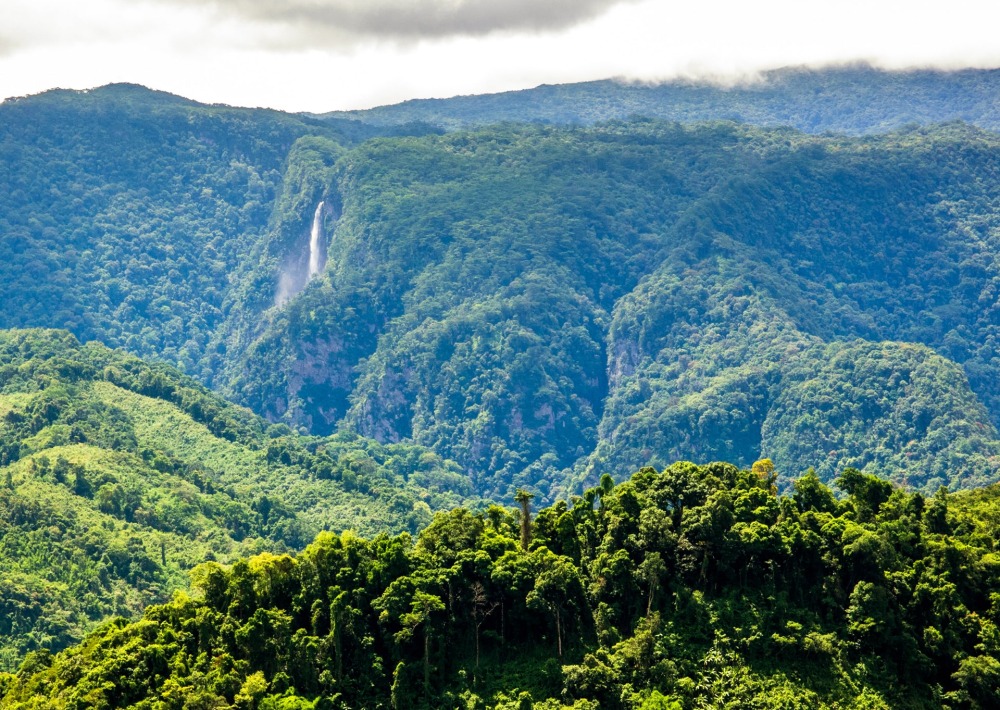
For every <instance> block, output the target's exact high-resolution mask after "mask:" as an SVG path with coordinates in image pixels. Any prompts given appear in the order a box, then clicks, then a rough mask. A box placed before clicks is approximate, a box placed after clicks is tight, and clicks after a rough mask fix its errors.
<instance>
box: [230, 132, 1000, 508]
mask: <svg viewBox="0 0 1000 710" xmlns="http://www.w3.org/2000/svg"><path fill="white" fill-rule="evenodd" d="M998 148H1000V141H998V139H997V137H996V136H995V135H994V134H990V133H985V132H979V131H976V130H974V129H970V128H968V127H965V126H961V125H947V126H942V127H939V128H935V129H926V130H925V129H914V130H909V131H906V132H903V133H899V134H893V135H889V136H886V137H882V138H867V139H861V140H848V139H843V138H813V137H807V136H805V135H803V134H798V133H794V132H790V131H762V130H758V129H749V128H743V127H737V126H734V125H731V124H713V125H707V126H700V127H693V128H685V127H680V126H677V125H672V124H663V123H658V122H632V123H622V124H610V125H607V126H601V127H597V128H593V129H555V128H528V127H510V126H508V127H504V128H493V129H489V130H484V131H480V132H475V133H455V134H449V135H447V136H445V137H430V138H414V139H406V140H393V141H374V142H370V143H367V144H365V145H363V146H361V147H359V148H357V149H355V150H354V151H352V152H350V153H348V154H347V155H346V156H345V157H344V158H343V159H342V160H341V161H340V162H339V163H338V167H337V171H336V183H335V185H334V186H333V187H331V191H332V192H335V193H336V194H337V195H338V196H339V199H340V201H341V202H340V204H342V205H343V216H342V218H341V219H340V220H339V221H338V222H337V225H336V228H335V231H334V236H333V238H332V241H331V243H330V247H329V257H330V259H329V264H328V266H327V269H326V273H325V274H324V277H323V279H319V280H317V281H316V282H315V284H314V285H313V286H311V287H310V288H309V289H307V290H306V291H305V292H304V293H303V294H302V295H301V296H299V297H298V298H297V299H295V300H293V301H292V302H291V303H290V304H289V306H288V307H287V308H286V309H284V310H282V311H281V312H280V313H276V314H275V315H274V317H273V320H271V321H270V322H269V324H268V325H267V326H266V329H265V331H264V335H263V337H262V338H261V339H260V340H259V341H258V342H257V344H255V345H254V346H253V347H251V348H250V349H249V350H247V351H246V354H245V356H244V357H243V359H242V360H234V361H233V362H237V363H238V368H237V369H236V370H230V372H231V373H232V374H231V376H230V378H229V382H231V383H232V385H231V389H227V391H230V392H232V393H233V395H234V396H235V397H236V398H237V399H239V400H240V401H243V402H245V403H247V404H248V405H250V406H251V407H253V408H254V409H257V410H258V411H264V412H266V413H267V414H268V416H270V417H273V418H284V419H286V420H288V421H290V422H294V423H299V424H305V425H306V426H307V427H309V428H311V429H313V430H318V431H324V430H330V429H331V428H333V427H334V426H337V423H338V421H340V420H341V419H342V418H343V420H344V421H346V423H347V424H349V425H350V426H352V427H353V428H355V429H356V430H357V431H359V432H360V433H362V434H364V435H366V436H371V437H374V438H376V439H378V440H381V441H399V440H414V441H416V442H419V443H421V444H423V445H426V446H429V447H432V448H434V449H435V450H437V451H439V452H440V453H441V454H442V455H445V456H447V457H450V458H454V459H455V460H456V461H458V462H459V463H461V464H462V466H463V468H464V469H465V470H466V471H467V473H468V475H469V476H470V477H471V478H472V480H473V481H474V482H475V483H476V485H477V487H478V489H479V490H480V491H483V492H485V493H488V494H491V495H493V496H500V497H503V496H506V495H509V494H510V492H511V491H512V489H513V487H514V486H525V485H528V486H535V489H536V490H537V491H538V492H540V493H542V494H543V495H552V494H554V493H555V492H556V491H557V490H559V481H560V480H562V479H563V478H564V477H565V476H566V475H567V472H568V471H569V470H570V469H573V470H574V471H575V473H574V474H572V475H571V476H570V479H571V480H575V479H577V478H579V477H588V476H589V477H590V480H594V479H596V477H597V476H599V475H600V473H601V472H602V471H603V470H608V469H611V470H618V469H621V468H623V467H626V468H627V467H636V466H639V465H642V464H643V463H644V462H646V461H648V460H650V459H651V458H653V457H659V458H658V459H657V460H659V461H661V462H663V461H666V460H671V459H674V458H678V457H685V458H695V459H697V460H702V461H706V460H708V461H710V460H720V459H729V460H734V461H737V462H739V463H741V464H744V465H746V464H748V463H749V462H750V461H752V460H754V459H755V458H757V457H758V456H760V455H766V456H769V457H771V458H773V459H774V460H775V462H776V464H777V465H778V466H779V469H780V470H782V471H787V472H800V471H804V470H805V469H806V468H808V467H815V468H816V469H817V470H818V471H819V472H820V473H821V475H822V476H823V478H824V479H825V480H830V479H831V477H832V476H833V475H835V474H836V472H837V471H839V470H841V469H842V468H843V467H845V466H847V465H853V466H858V467H861V468H865V469H867V470H871V471H878V472H880V473H882V474H884V475H891V476H893V477H895V479H896V480H899V481H907V482H909V483H910V484H911V485H914V486H915V487H918V488H921V489H923V490H925V491H928V492H930V491H933V490H935V489H936V487H937V486H938V485H942V484H943V485H949V486H951V487H963V486H969V485H975V484H979V483H983V482H988V481H993V480H996V479H997V476H998V474H1000V459H998V454H1000V444H998V436H997V430H996V424H997V422H998V421H1000V389H998V388H997V384H996V383H997V382H998V381H1000V378H998V375H1000V354H998V353H997V351H996V349H995V344H996V342H998V341H997V337H998V328H1000V305H998V301H997V298H998V295H1000V265H998V264H997V262H996V254H997V253H998V247H1000V225H998V218H997V215H998V214H1000V209H998V208H1000V205H998V204H997V195H998V194H1000V190H998V188H1000V185H998V184H997V182H998V180H1000V150H998ZM911 344H913V345H911ZM578 485H579V484H574V486H577V488H578ZM572 490H575V489H572Z"/></svg>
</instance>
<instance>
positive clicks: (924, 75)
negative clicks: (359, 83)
mask: <svg viewBox="0 0 1000 710" xmlns="http://www.w3.org/2000/svg"><path fill="white" fill-rule="evenodd" d="M998 95H1000V69H990V70H984V69H962V70H956V71H939V70H930V69H922V70H909V71H894V72H889V71H883V70H879V69H875V68H872V67H870V66H867V65H864V64H857V65H848V66H840V67H830V68H823V69H810V68H805V67H790V68H785V69H776V70H773V71H767V72H762V73H761V74H759V75H758V76H756V77H754V78H752V79H745V80H742V81H738V82H731V83H716V82H712V81H706V80H687V79H675V80H672V81H666V82H662V83H640V82H627V81H622V80H604V81H590V82H584V83H579V84H560V85H554V86H551V85H543V86H539V87H536V88H534V89H526V90H523V91H508V92H504V93H499V94H486V95H478V96H456V97H454V98H450V99H415V100H411V101H404V102H402V103H399V104H394V105H391V106H380V107H378V108H373V109H367V110H362V111H334V112H331V113H327V114H323V115H322V116H320V117H321V118H343V119H356V120H360V121H363V122H365V123H367V124H370V125H375V126H392V125H399V124H402V123H408V122H424V123H428V124H432V125H435V126H440V127H443V128H448V129H457V128H469V127H473V126H484V125H489V124H493V123H498V122H502V121H510V122H515V123H521V122H525V121H527V122H532V123H549V124H580V125H588V124H592V123H596V122H600V121H608V120H613V119H619V120H620V119H629V118H633V117H645V118H659V119H664V120H667V121H679V122H682V123H688V122H692V121H713V120H719V119H724V120H730V121H738V122H741V123H751V124H753V125H758V126H774V127H777V126H790V127H792V128H796V129H798V130H800V131H805V132H807V133H824V132H827V131H831V132H837V133H847V134H851V135H861V134H866V133H881V132H885V131H890V130H895V129H898V128H902V127H903V126H906V125H908V124H927V123H940V122H944V121H955V120H958V121H965V122H967V123H971V124H973V125H976V126H980V127H982V128H988V129H991V130H997V129H998V128H1000V107H998V102H997V96H998Z"/></svg>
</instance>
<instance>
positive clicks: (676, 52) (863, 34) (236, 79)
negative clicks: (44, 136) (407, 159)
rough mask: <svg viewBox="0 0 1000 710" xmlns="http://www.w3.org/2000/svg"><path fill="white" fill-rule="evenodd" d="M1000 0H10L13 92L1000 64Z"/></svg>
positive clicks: (391, 95)
mask: <svg viewBox="0 0 1000 710" xmlns="http://www.w3.org/2000/svg"><path fill="white" fill-rule="evenodd" d="M998 27H1000V1H998V0H948V2H942V1H941V0H698V1H697V2H693V1H692V0H0V97H10V96H24V95H27V94H34V93H38V92H41V91H45V90H47V89H51V88H56V87H59V88H68V89H86V88H92V87H95V86H101V85H103V84H108V83H112V82H132V83H138V84H143V85H145V86H149V87H151V88H154V89H160V90H163V91H170V92H172V93H175V94H180V95H182V96H186V97H188V98H192V99H196V100H199V101H204V102H209V103H227V104H231V105H235V106H265V107H270V108H278V109H283V110H286V111H312V112H323V111H331V110H341V109H353V108H368V107H370V106H377V105H382V104H389V103H396V102H399V101H403V100H406V99H410V98H432V97H446V96H454V95H459V94H480V93H489V92H496V91H507V90H512V89H522V88H530V87H533V86H537V85H539V84H556V83H568V82H574V81H587V80H592V79H602V78H608V77H620V78H625V79H634V80H642V81H656V80H663V79H670V78H675V77H678V76H682V77H693V78H711V79H713V80H718V81H723V82H726V81H733V80H741V79H744V78H752V76H753V75H754V73H755V72H759V71H762V70H766V69H774V68H779V67H782V66H792V65H804V64H808V65H825V64H836V63H844V62H856V61H866V62H869V63H872V64H874V65H876V66H882V67H886V68H906V67H941V68H949V69H950V68H960V67H990V68H992V67H1000V39H998V37H1000V35H998V34H997V28H998Z"/></svg>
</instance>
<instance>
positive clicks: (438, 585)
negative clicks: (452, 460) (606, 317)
mask: <svg viewBox="0 0 1000 710" xmlns="http://www.w3.org/2000/svg"><path fill="white" fill-rule="evenodd" d="M777 483H778V476H777V474H776V473H775V470H774V467H773V464H771V462H770V461H767V460H764V461H759V462H756V463H755V464H754V465H753V467H752V468H751V469H749V470H747V469H743V470H740V469H738V468H736V467H735V466H731V465H728V464H711V465H708V466H703V467H699V466H695V465H693V464H689V463H676V464H673V465H671V466H669V467H667V468H666V469H664V470H663V471H662V472H657V471H656V470H655V469H652V468H644V469H642V470H641V471H639V472H638V473H636V474H635V475H634V476H632V478H631V480H629V481H626V482H624V483H621V484H619V485H615V484H614V483H613V482H612V480H611V478H610V476H605V477H604V478H603V479H602V480H601V482H600V485H599V486H598V487H596V488H593V489H589V490H587V491H586V492H585V493H584V495H583V496H580V497H576V498H574V499H573V501H572V502H571V503H570V504H567V503H565V502H560V503H558V504H557V505H555V506H553V507H550V508H546V509H543V510H541V511H539V512H538V513H537V515H534V516H533V515H532V514H531V499H530V496H529V495H528V494H523V495H522V494H519V496H518V499H519V504H520V508H519V509H518V510H516V512H515V514H512V512H511V511H510V510H508V509H504V508H501V507H497V506H494V507H491V508H489V509H488V510H487V511H485V512H483V513H473V512H470V511H469V510H467V509H464V508H458V509H455V510H452V511H450V512H447V513H439V514H437V515H436V516H435V517H434V520H433V522H432V523H431V524H430V525H429V526H428V527H427V528H426V529H425V530H424V531H422V532H421V533H420V535H419V536H418V537H417V538H416V539H415V540H414V539H413V538H412V537H411V536H410V535H409V534H406V533H404V534H402V535H399V536H391V535H388V534H382V535H378V536H376V537H374V538H371V539H364V538H361V537H357V536H355V535H352V534H343V535H340V536H338V535H333V534H329V533H323V534H321V535H320V536H319V537H317V538H316V540H315V541H314V542H313V543H312V544H311V545H310V546H309V547H308V548H306V550H305V551H303V552H302V553H301V554H299V555H298V556H296V557H292V556H287V555H275V554H270V553H264V554H260V555H257V556H255V557H251V558H249V559H245V560H240V561H238V562H235V563H234V564H232V565H228V566H227V565H220V564H218V563H215V562H209V563H206V564H204V565H202V566H200V567H198V568H196V569H195V571H194V572H193V578H194V586H195V590H196V591H195V592H194V593H193V594H192V595H190V596H189V595H186V594H178V595H176V596H175V597H174V598H173V599H172V600H171V601H170V602H169V603H167V604H165V605H162V606H155V607H151V608H149V609H148V610H147V611H146V612H145V614H144V615H143V618H142V619H141V620H140V621H137V622H134V623H126V622H125V621H112V622H109V623H108V624H106V625H105V626H103V627H101V628H100V629H99V630H97V631H96V632H94V633H93V634H92V635H90V636H88V637H87V638H86V639H85V640H84V642H83V643H82V644H80V645H78V646H75V647H73V648H71V649H68V650H66V651H63V652H62V653H59V654H57V655H54V656H53V655H50V654H48V653H47V652H37V653H34V654H32V655H31V656H29V658H28V659H27V660H26V661H25V663H24V665H23V666H22V667H21V668H20V670H19V671H18V672H17V673H14V674H9V675H3V676H0V697H2V699H0V707H2V708H11V709H13V708H28V707H31V708H113V707H122V708H124V707H133V708H182V707H183V708H228V707H233V708H261V709H264V708H275V709H277V708H283V709H292V708H362V707H363V708H372V709H374V708H390V707H391V708H397V709H401V708H425V707H426V708H467V709H471V708H504V709H507V708H510V709H515V708H516V709H518V710H521V709H524V708H545V709H551V710H554V709H557V708H570V707H572V708H578V709H584V708H587V709H592V708H598V707H600V708H604V709H606V710H613V709H615V708H643V709H646V710H649V709H651V708H674V709H677V708H708V707H734V708H735V707H741V708H744V707H756V708H800V707H810V708H826V707H829V708H835V707H839V708H848V707H850V708H901V707H906V708H923V707H926V708H942V707H943V708H984V709H985V708H992V707H997V704H998V703H1000V631H998V626H997V625H998V623H1000V582H998V580H1000V556H998V554H997V533H998V530H997V521H998V520H1000V517H998V509H997V502H998V500H1000V492H998V489H997V488H996V487H992V488H989V489H984V490H983V491H979V492H977V493H974V494H971V495H970V494H968V493H959V494H948V493H946V492H945V491H944V490H943V489H942V490H940V491H939V492H938V493H936V494H935V495H934V496H932V497H925V496H923V495H922V494H920V493H908V492H906V491H904V490H902V489H900V488H895V487H893V486H892V485H891V484H889V483H887V482H885V481H883V480H881V479H878V478H876V477H875V476H872V475H870V474H864V473H861V472H859V471H857V470H856V469H847V470H845V471H843V472H842V473H841V475H840V476H839V477H838V478H837V486H838V487H839V488H840V489H841V491H843V492H844V493H846V497H845V498H843V499H838V498H836V497H835V496H834V494H833V492H832V491H831V490H830V489H829V488H827V487H826V486H825V485H824V484H823V483H822V482H821V481H820V480H819V479H818V478H817V476H816V475H815V474H813V473H812V472H809V473H807V474H806V475H805V476H803V477H802V478H799V479H798V480H796V481H794V482H793V483H792V485H791V493H790V494H789V495H780V494H778V492H777V490H778V489H777V485H776V484H777ZM522 493H523V492H522ZM522 511H523V512H522ZM525 513H526V514H525Z"/></svg>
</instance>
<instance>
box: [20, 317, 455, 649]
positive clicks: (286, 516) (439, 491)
mask: <svg viewBox="0 0 1000 710" xmlns="http://www.w3.org/2000/svg"><path fill="white" fill-rule="evenodd" d="M468 492H469V485H468V482H467V481H466V480H465V478H464V477H463V476H462V475H461V473H460V470H459V469H458V466H457V465H456V464H454V463H453V462H447V461H444V460H442V459H441V458H440V457H438V456H437V455H436V454H434V453H432V452H430V451H427V450H426V449H420V448H418V447H415V446H408V445H403V444H399V445H391V446H382V445H380V444H377V443H376V442H374V441H371V440H366V439H361V438H359V437H357V436H353V435H339V436H334V437H329V438H325V439H320V438H315V437H302V436H299V435H295V434H293V433H292V432H291V431H289V430H288V428H287V427H285V426H281V425H278V426H274V425H269V424H268V423H267V422H266V421H264V420H262V419H260V418H259V417H256V416H254V415H252V414H251V413H250V412H248V411H247V410H245V409H243V408H242V407H237V406H235V405H232V404H229V403H228V402H225V401H224V400H221V399H220V398H219V397H218V396H217V395H214V394H212V393H210V392H209V391H207V390H205V389H204V387H202V386H200V385H198V384H197V383H195V382H194V381H192V380H191V379H190V378H187V377H184V376H182V375H180V373H178V372H176V371H175V370H172V369H171V368H169V367H166V366H163V365H148V364H146V363H144V362H143V361H141V360H138V359H137V358H135V357H134V356H131V355H126V354H124V353H122V352H120V351H112V350H109V349H107V348H106V347H104V346H100V345H96V344H89V345H83V346H81V345H80V344H79V343H78V342H77V341H76V340H75V339H74V338H73V337H72V336H71V335H69V334H68V333H66V332H57V331H6V332H0V669H10V668H14V667H16V666H17V665H18V664H19V663H20V662H21V660H22V659H23V656H24V654H25V653H27V652H29V651H33V650H36V649H40V648H45V649H51V650H58V649H60V648H63V647H65V646H67V645H68V644H70V643H72V642H76V641H78V640H79V639H80V638H81V637H82V635H83V633H84V632H85V631H87V630H88V629H90V628H92V627H93V626H94V624H95V623H97V622H100V621H103V620H104V619H106V618H108V617H110V616H113V615H119V616H125V617H130V616H134V615H136V614H138V613H139V612H140V611H141V610H142V609H143V608H144V607H145V606H146V605H148V604H149V603H152V602H164V601H166V600H168V599H169V598H170V596H171V594H172V593H173V592H174V591H176V590H177V589H182V588H186V587H187V586H188V581H189V580H188V571H189V570H190V569H191V568H192V567H193V566H194V565H196V564H198V563H200V562H203V561H205V560H206V559H218V560H221V561H227V560H231V559H235V558H237V557H239V556H246V555H249V554H253V553H255V552H260V551H265V550H267V551H271V552H284V551H289V550H299V549H301V548H302V547H304V546H305V545H306V543H308V542H309V541H310V540H312V539H313V538H314V537H315V535H316V534H317V533H318V532H319V531H320V530H337V531H340V530H345V529H352V530H355V531H363V532H364V533H365V534H368V535H375V534H377V533H379V532H386V531H410V532H415V531H417V530H418V529H421V528H423V527H424V526H426V524H427V523H428V522H429V521H430V519H431V515H432V509H434V510H436V509H441V508H446V507H452V506H454V505H456V504H457V503H459V502H461V501H462V500H464V499H466V497H467V494H468Z"/></svg>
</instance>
